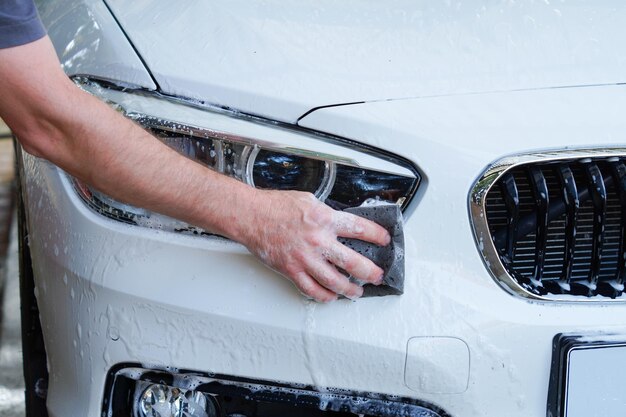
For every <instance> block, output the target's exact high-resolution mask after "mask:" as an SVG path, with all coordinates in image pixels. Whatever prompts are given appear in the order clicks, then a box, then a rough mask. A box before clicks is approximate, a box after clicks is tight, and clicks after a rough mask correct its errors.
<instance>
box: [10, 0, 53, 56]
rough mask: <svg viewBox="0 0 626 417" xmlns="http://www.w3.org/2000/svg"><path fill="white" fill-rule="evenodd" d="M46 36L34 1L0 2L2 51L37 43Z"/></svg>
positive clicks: (11, 0)
mask: <svg viewBox="0 0 626 417" xmlns="http://www.w3.org/2000/svg"><path fill="white" fill-rule="evenodd" d="M45 34H46V30H45V29H44V27H43V24H42V23H41V20H39V15H38V14H37V9H36V8H35V4H34V2H33V0H0V49H2V48H10V47H12V46H19V45H24V44H26V43H29V42H33V41H36V40H37V39H41V38H42V37H44V36H45Z"/></svg>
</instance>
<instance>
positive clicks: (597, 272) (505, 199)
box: [485, 157, 626, 298]
mask: <svg viewBox="0 0 626 417" xmlns="http://www.w3.org/2000/svg"><path fill="white" fill-rule="evenodd" d="M497 182H498V184H494V186H492V187H491V189H490V190H489V192H488V193H487V195H486V197H485V208H486V218H487V223H488V226H489V230H490V232H491V236H492V239H493V242H494V245H495V247H496V249H497V252H498V255H499V256H500V260H501V261H502V264H503V265H504V267H505V268H506V270H507V271H508V272H509V275H510V276H511V277H512V278H513V279H515V280H516V281H517V282H518V283H519V284H520V285H522V286H523V287H524V288H525V289H527V290H528V291H530V292H533V293H535V294H538V295H545V294H573V295H579V296H585V297H592V296H597V295H600V296H605V297H611V298H615V297H621V296H622V294H623V289H624V284H626V256H625V252H626V157H619V158H615V157H613V158H608V157H605V158H586V159H584V160H583V159H579V160H575V159H574V160H560V161H551V162H542V163H531V164H522V165H519V166H516V167H514V168H512V169H510V170H509V171H507V172H506V173H505V174H504V175H503V176H501V177H500V178H499V179H498V181H497Z"/></svg>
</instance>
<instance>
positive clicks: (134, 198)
mask: <svg viewBox="0 0 626 417" xmlns="http://www.w3.org/2000/svg"><path fill="white" fill-rule="evenodd" d="M74 90H75V92H74V93H73V95H72V100H75V102H74V103H71V104H70V105H68V108H67V109H65V111H64V112H62V115H61V120H59V121H55V122H54V123H55V126H58V130H59V134H60V135H61V136H62V137H63V138H64V140H62V141H60V142H61V143H62V145H60V146H58V147H56V149H55V150H54V151H49V152H48V153H47V155H46V157H47V158H48V159H50V160H51V161H52V162H54V163H55V164H57V165H59V166H61V167H63V168H64V169H65V170H66V171H67V172H69V173H70V174H72V175H74V176H76V177H77V178H80V179H81V180H83V181H85V182H86V183H88V184H90V185H92V186H94V187H95V188H97V189H98V190H100V191H102V192H104V193H105V194H108V195H110V196H112V197H114V198H116V199H118V200H120V201H123V202H125V203H129V204H133V205H137V206H140V207H143V208H147V209H149V210H152V211H156V212H159V213H162V214H166V215H168V216H171V217H175V218H178V219H181V220H184V221H186V222H188V223H190V224H193V225H196V226H200V227H202V228H204V229H207V230H209V231H212V232H215V233H219V234H222V235H225V236H228V237H230V238H233V239H236V240H239V241H241V240H242V236H241V231H240V230H238V229H237V226H238V225H241V224H242V223H243V222H244V221H249V220H251V217H252V216H253V209H252V208H253V204H252V201H253V200H254V199H255V195H256V190H254V189H253V188H251V187H249V186H247V185H245V184H243V183H241V182H238V181H235V180H233V179H231V178H228V177H226V176H224V175H220V174H218V173H216V172H214V171H211V170H209V169H208V168H207V167H205V166H202V165H200V164H198V163H197V162H194V161H192V160H189V159H187V158H185V157H183V156H181V155H180V154H178V153H177V152H175V151H173V150H171V149H170V148H168V147H167V146H166V145H164V144H162V143H161V142H160V141H158V140H157V139H156V138H155V137H154V136H152V135H150V134H148V133H147V132H146V131H144V130H143V129H142V128H141V127H139V126H138V125H136V124H135V123H133V122H131V121H129V120H127V119H125V118H124V117H122V116H121V115H120V114H118V113H117V112H115V111H113V110H112V109H110V108H109V107H108V106H107V105H105V104H103V103H101V102H99V101H98V100H97V99H95V98H94V97H92V96H90V95H88V94H86V93H84V92H82V91H80V90H78V89H77V88H75V89H74ZM86 132H89V133H86ZM120 179H123V180H122V181H120Z"/></svg>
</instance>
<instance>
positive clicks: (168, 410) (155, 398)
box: [135, 383, 217, 417]
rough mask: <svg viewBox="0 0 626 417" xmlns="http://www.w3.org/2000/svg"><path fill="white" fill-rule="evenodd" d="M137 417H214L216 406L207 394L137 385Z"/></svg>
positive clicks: (146, 384) (154, 385) (155, 385)
mask: <svg viewBox="0 0 626 417" xmlns="http://www.w3.org/2000/svg"><path fill="white" fill-rule="evenodd" d="M136 393H140V395H139V397H138V399H137V403H136V405H137V408H136V410H135V411H136V412H135V415H136V416H138V417H215V416H217V406H216V405H215V403H214V401H213V400H212V399H210V398H208V396H207V394H204V393H202V392H199V391H194V390H184V389H179V388H174V387H170V386H167V385H162V384H150V383H139V384H137V388H136Z"/></svg>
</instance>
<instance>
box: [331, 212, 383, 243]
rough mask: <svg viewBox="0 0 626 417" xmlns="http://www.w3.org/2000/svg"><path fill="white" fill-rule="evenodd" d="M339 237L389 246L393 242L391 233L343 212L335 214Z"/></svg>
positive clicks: (379, 226)
mask: <svg viewBox="0 0 626 417" xmlns="http://www.w3.org/2000/svg"><path fill="white" fill-rule="evenodd" d="M335 227H336V230H337V235H338V236H341V237H347V238H352V239H359V240H364V241H366V242H372V243H375V244H377V245H379V246H387V245H388V244H389V242H390V241H391V236H389V232H387V230H386V229H385V228H384V227H382V226H381V225H379V224H376V223H374V222H373V221H370V220H367V219H364V218H363V217H359V216H355V215H354V214H350V213H346V212H343V211H336V212H335Z"/></svg>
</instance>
